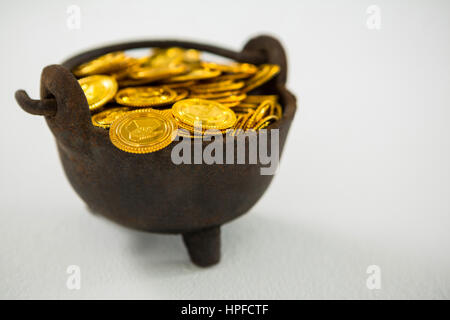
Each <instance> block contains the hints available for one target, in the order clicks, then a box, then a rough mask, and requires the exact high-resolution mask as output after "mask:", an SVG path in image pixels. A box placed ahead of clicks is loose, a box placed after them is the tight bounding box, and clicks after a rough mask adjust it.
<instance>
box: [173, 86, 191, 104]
mask: <svg viewBox="0 0 450 320" xmlns="http://www.w3.org/2000/svg"><path fill="white" fill-rule="evenodd" d="M172 90H173V91H175V92H176V93H177V98H176V99H175V102H177V101H180V100H183V99H184V98H186V97H187V96H188V95H189V90H188V89H186V88H181V87H180V88H173V89H172Z"/></svg>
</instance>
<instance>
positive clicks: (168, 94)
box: [116, 87, 177, 107]
mask: <svg viewBox="0 0 450 320" xmlns="http://www.w3.org/2000/svg"><path fill="white" fill-rule="evenodd" d="M176 98H177V93H176V92H175V91H174V90H172V89H169V88H166V87H136V88H125V89H122V90H120V91H119V92H117V94H116V102H117V103H118V104H122V105H125V106H132V107H156V106H163V105H166V104H168V103H172V102H174V101H175V99H176Z"/></svg>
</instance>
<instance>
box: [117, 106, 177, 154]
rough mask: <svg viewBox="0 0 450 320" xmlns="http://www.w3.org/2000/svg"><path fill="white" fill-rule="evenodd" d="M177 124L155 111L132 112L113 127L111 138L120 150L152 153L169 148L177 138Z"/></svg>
mask: <svg viewBox="0 0 450 320" xmlns="http://www.w3.org/2000/svg"><path fill="white" fill-rule="evenodd" d="M176 131H177V124H176V122H175V121H174V120H173V119H171V118H169V117H168V116H167V114H165V113H163V112H160V111H158V110H154V109H150V108H149V109H140V110H135V111H130V112H128V113H126V114H125V115H123V116H122V117H120V118H119V119H117V120H116V121H114V122H113V124H112V125H111V128H110V130H109V137H110V140H111V142H112V143H113V144H114V145H115V146H116V147H117V148H119V149H120V150H122V151H126V152H130V153H150V152H154V151H158V150H160V149H162V148H165V147H166V146H168V145H169V144H170V143H171V142H172V141H173V139H174V138H175V136H176Z"/></svg>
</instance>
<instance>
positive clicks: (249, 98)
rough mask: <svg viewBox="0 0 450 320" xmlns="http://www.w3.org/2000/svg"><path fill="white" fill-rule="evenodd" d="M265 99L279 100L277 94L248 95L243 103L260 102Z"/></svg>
mask: <svg viewBox="0 0 450 320" xmlns="http://www.w3.org/2000/svg"><path fill="white" fill-rule="evenodd" d="M265 100H272V101H273V102H277V100H278V96H277V95H248V96H247V97H246V98H245V99H244V101H243V103H252V104H258V105H259V104H260V103H261V102H263V101H265Z"/></svg>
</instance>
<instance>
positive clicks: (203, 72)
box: [164, 69, 220, 82]
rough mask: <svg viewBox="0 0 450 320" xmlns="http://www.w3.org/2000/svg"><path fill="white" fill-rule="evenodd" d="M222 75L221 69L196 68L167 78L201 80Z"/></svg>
mask: <svg viewBox="0 0 450 320" xmlns="http://www.w3.org/2000/svg"><path fill="white" fill-rule="evenodd" d="M218 75H220V71H219V70H209V69H194V70H192V71H191V72H189V73H186V74H183V75H181V76H176V77H171V78H169V79H167V82H180V81H189V80H201V79H210V78H214V77H217V76H218ZM164 82H166V81H164Z"/></svg>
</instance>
